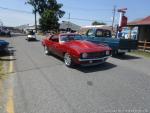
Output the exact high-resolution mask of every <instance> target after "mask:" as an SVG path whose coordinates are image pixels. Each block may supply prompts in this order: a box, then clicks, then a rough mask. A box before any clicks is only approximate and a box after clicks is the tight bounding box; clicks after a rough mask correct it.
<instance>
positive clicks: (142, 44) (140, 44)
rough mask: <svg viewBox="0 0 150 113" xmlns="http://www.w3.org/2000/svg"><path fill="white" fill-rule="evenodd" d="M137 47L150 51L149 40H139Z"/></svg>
mask: <svg viewBox="0 0 150 113" xmlns="http://www.w3.org/2000/svg"><path fill="white" fill-rule="evenodd" d="M138 49H140V50H143V51H148V52H150V42H148V41H146V40H145V41H139V42H138Z"/></svg>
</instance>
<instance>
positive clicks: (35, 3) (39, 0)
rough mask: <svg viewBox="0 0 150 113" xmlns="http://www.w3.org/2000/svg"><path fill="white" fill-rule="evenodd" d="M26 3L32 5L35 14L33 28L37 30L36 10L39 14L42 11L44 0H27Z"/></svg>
mask: <svg viewBox="0 0 150 113" xmlns="http://www.w3.org/2000/svg"><path fill="white" fill-rule="evenodd" d="M26 4H29V5H31V6H32V7H33V13H34V15H35V30H36V32H37V12H38V13H39V14H41V13H42V11H44V8H43V7H44V6H45V0H27V2H26Z"/></svg>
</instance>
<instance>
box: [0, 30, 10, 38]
mask: <svg viewBox="0 0 150 113" xmlns="http://www.w3.org/2000/svg"><path fill="white" fill-rule="evenodd" d="M0 36H8V37H11V32H10V31H9V30H1V29H0Z"/></svg>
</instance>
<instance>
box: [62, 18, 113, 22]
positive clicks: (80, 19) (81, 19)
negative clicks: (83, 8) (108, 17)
mask: <svg viewBox="0 0 150 113" xmlns="http://www.w3.org/2000/svg"><path fill="white" fill-rule="evenodd" d="M63 18H64V19H68V18H67V17H63ZM70 19H71V20H79V21H96V19H95V20H94V19H83V18H70ZM99 21H100V20H99ZM101 22H112V21H101Z"/></svg>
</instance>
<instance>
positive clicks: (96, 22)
mask: <svg viewBox="0 0 150 113" xmlns="http://www.w3.org/2000/svg"><path fill="white" fill-rule="evenodd" d="M92 25H106V23H104V22H98V21H94V22H92Z"/></svg>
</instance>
